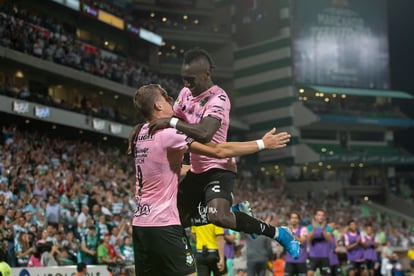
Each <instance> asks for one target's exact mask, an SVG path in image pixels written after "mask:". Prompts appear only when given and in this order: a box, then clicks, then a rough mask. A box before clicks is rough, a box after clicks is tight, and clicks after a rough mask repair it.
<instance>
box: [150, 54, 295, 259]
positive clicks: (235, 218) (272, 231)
mask: <svg viewBox="0 0 414 276" xmlns="http://www.w3.org/2000/svg"><path fill="white" fill-rule="evenodd" d="M213 67H214V65H213V61H212V58H211V57H210V55H209V53H208V52H206V51H205V50H203V49H200V48H194V49H191V50H189V51H187V52H186V53H185V54H184V61H183V64H182V67H181V76H182V79H183V81H184V88H183V89H182V90H181V91H180V94H179V95H178V98H177V99H176V101H175V103H174V117H171V118H165V119H161V120H157V121H154V122H152V123H151V125H150V133H154V132H155V131H156V130H157V129H162V128H169V127H172V128H176V129H177V130H180V131H182V132H184V133H185V134H186V135H188V136H189V137H192V138H194V139H195V140H196V141H199V142H202V143H206V142H211V143H214V144H217V143H224V142H225V141H226V140H227V131H228V128H229V124H230V108H231V103H230V99H229V97H228V95H227V94H226V92H225V91H224V90H223V89H222V88H220V87H219V86H217V85H215V84H214V83H213V81H212V79H211V72H212V69H213ZM190 165H191V169H190V171H189V172H188V173H187V174H186V176H185V177H184V179H183V181H182V182H181V183H180V189H179V194H178V208H179V210H180V217H181V222H182V223H183V225H184V226H188V225H190V224H195V225H202V224H206V223H209V222H211V223H213V224H216V225H218V226H221V227H224V228H231V229H233V230H236V231H239V232H245V233H248V234H258V235H266V236H268V237H270V238H272V239H273V238H274V239H276V241H278V242H279V243H280V244H281V245H282V246H283V247H284V248H285V249H286V250H287V251H288V252H289V254H290V255H291V256H293V257H294V258H297V257H298V256H299V251H300V244H299V243H298V241H297V240H296V239H295V238H294V236H293V234H292V232H291V231H290V229H288V228H287V227H274V226H271V225H268V224H267V223H265V222H263V221H260V220H258V219H256V218H254V217H253V216H252V215H251V211H250V207H248V205H247V206H246V205H245V204H238V205H235V206H232V202H233V184H234V180H235V177H236V172H237V167H236V161H235V159H234V158H226V159H218V158H211V157H206V156H202V155H200V154H194V153H191V154H190Z"/></svg>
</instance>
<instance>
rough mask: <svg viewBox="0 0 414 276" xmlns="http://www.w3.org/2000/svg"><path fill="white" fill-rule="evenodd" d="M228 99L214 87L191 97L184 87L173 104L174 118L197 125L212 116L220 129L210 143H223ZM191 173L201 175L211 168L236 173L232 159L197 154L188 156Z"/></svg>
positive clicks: (226, 124) (228, 119) (223, 92)
mask: <svg viewBox="0 0 414 276" xmlns="http://www.w3.org/2000/svg"><path fill="white" fill-rule="evenodd" d="M230 108H231V104H230V99H229V97H228V96H227V94H226V92H225V91H224V90H223V89H221V88H220V87H218V86H217V85H214V86H212V87H210V88H209V89H208V90H206V91H204V92H203V93H201V94H200V95H198V96H196V97H193V95H192V93H191V91H190V90H189V89H188V88H186V87H184V88H183V89H182V90H181V91H180V94H179V95H178V97H177V100H176V101H175V103H174V113H175V116H177V117H178V118H180V119H182V120H184V121H185V122H187V123H190V124H198V123H200V121H201V119H202V118H204V117H207V116H212V117H214V118H217V119H218V120H220V123H221V125H220V128H219V129H218V130H217V132H216V133H215V134H214V136H213V138H212V140H211V142H212V143H215V144H219V143H224V142H226V140H227V131H228V129H229V124H230ZM190 162H191V171H192V172H194V173H202V172H205V171H207V170H210V169H213V168H219V169H223V170H228V171H232V172H236V171H237V167H236V160H235V159H234V158H225V159H217V158H211V157H206V156H202V155H198V154H190Z"/></svg>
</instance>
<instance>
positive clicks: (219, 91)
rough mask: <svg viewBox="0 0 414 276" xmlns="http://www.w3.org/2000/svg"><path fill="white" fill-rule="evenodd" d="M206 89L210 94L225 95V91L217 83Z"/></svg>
mask: <svg viewBox="0 0 414 276" xmlns="http://www.w3.org/2000/svg"><path fill="white" fill-rule="evenodd" d="M208 91H209V92H210V94H213V95H226V96H227V93H226V91H225V90H224V89H223V88H221V87H220V86H218V85H213V86H212V87H210V89H209V90H208Z"/></svg>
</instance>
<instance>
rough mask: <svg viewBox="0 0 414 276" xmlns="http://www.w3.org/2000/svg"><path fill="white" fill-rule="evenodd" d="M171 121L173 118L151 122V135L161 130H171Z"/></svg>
mask: <svg viewBox="0 0 414 276" xmlns="http://www.w3.org/2000/svg"><path fill="white" fill-rule="evenodd" d="M170 120H171V118H162V119H157V120H155V121H153V122H151V123H150V125H149V134H150V135H154V133H155V132H156V131H157V130H159V129H164V128H169V127H170Z"/></svg>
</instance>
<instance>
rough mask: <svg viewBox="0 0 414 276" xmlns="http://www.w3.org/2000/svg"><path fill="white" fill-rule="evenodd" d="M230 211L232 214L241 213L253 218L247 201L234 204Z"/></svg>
mask: <svg viewBox="0 0 414 276" xmlns="http://www.w3.org/2000/svg"><path fill="white" fill-rule="evenodd" d="M231 210H232V211H233V212H242V213H245V214H247V215H249V216H251V217H253V212H252V208H251V207H250V203H249V202H248V201H247V200H244V201H242V202H239V203H237V204H234V205H233V206H231Z"/></svg>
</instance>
